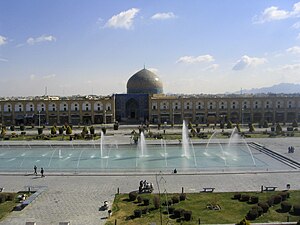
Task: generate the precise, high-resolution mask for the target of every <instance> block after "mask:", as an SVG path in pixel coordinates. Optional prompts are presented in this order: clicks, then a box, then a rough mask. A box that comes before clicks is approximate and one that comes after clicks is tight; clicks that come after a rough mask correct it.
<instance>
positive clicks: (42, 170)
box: [41, 167, 45, 177]
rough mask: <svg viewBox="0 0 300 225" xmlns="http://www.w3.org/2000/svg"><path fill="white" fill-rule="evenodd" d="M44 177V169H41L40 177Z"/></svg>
mask: <svg viewBox="0 0 300 225" xmlns="http://www.w3.org/2000/svg"><path fill="white" fill-rule="evenodd" d="M44 176H45V175H44V168H43V167H42V168H41V177H44Z"/></svg>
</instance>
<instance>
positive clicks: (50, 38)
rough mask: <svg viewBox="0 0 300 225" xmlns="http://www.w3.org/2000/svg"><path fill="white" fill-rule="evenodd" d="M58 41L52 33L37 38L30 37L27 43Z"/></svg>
mask: <svg viewBox="0 0 300 225" xmlns="http://www.w3.org/2000/svg"><path fill="white" fill-rule="evenodd" d="M55 41H56V38H55V37H54V36H52V35H48V36H47V35H42V36H40V37H36V38H33V37H30V38H28V39H27V44H29V45H34V44H37V43H41V42H55Z"/></svg>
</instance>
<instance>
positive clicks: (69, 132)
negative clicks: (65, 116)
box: [66, 126, 72, 135]
mask: <svg viewBox="0 0 300 225" xmlns="http://www.w3.org/2000/svg"><path fill="white" fill-rule="evenodd" d="M66 134H68V135H70V134H72V128H71V127H70V126H67V129H66Z"/></svg>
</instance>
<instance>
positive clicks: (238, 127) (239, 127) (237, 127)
mask: <svg viewBox="0 0 300 225" xmlns="http://www.w3.org/2000/svg"><path fill="white" fill-rule="evenodd" d="M235 127H236V129H237V131H238V132H241V126H240V124H239V123H237V124H236V126H235Z"/></svg>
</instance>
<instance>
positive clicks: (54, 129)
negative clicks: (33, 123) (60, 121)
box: [50, 126, 56, 135]
mask: <svg viewBox="0 0 300 225" xmlns="http://www.w3.org/2000/svg"><path fill="white" fill-rule="evenodd" d="M50 132H51V134H52V135H55V134H56V127H55V126H53V127H51V130H50Z"/></svg>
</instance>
